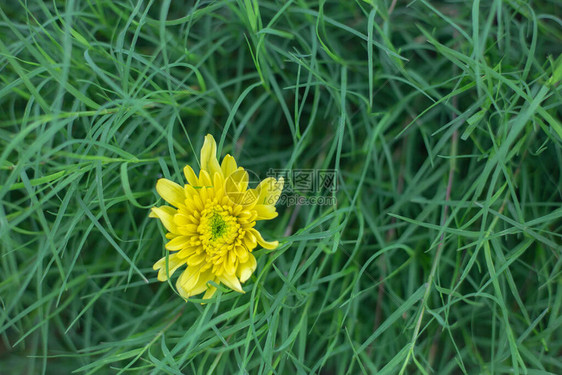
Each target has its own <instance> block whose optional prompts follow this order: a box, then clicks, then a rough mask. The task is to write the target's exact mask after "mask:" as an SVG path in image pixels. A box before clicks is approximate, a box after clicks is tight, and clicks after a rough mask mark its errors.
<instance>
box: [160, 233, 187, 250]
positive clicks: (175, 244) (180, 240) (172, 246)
mask: <svg viewBox="0 0 562 375" xmlns="http://www.w3.org/2000/svg"><path fill="white" fill-rule="evenodd" d="M189 240H190V238H189V237H187V236H177V237H175V238H173V239H171V240H170V241H169V242H168V243H167V244H166V249H168V250H170V251H176V250H181V249H184V248H186V247H188V245H189Z"/></svg>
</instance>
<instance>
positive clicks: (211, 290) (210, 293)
mask: <svg viewBox="0 0 562 375" xmlns="http://www.w3.org/2000/svg"><path fill="white" fill-rule="evenodd" d="M216 291H217V288H216V287H214V286H212V285H208V286H207V291H206V292H205V294H203V299H209V298H211V297H212V296H213V295H214V294H215V292H216Z"/></svg>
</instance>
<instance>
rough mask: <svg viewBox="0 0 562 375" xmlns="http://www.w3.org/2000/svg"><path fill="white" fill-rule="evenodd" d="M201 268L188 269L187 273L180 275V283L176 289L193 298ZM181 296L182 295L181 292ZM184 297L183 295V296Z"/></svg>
mask: <svg viewBox="0 0 562 375" xmlns="http://www.w3.org/2000/svg"><path fill="white" fill-rule="evenodd" d="M200 269H201V267H189V266H188V267H187V268H186V269H185V271H183V273H182V274H181V275H180V277H179V278H178V281H177V283H176V288H177V289H178V291H179V290H183V291H184V292H185V294H186V295H187V297H189V296H192V295H193V294H192V293H191V292H192V290H193V288H194V287H195V286H196V285H197V282H198V281H199V276H200V274H201V273H200V272H199V270H200ZM180 294H182V293H181V292H180ZM182 297H183V294H182Z"/></svg>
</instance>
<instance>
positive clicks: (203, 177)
mask: <svg viewBox="0 0 562 375" xmlns="http://www.w3.org/2000/svg"><path fill="white" fill-rule="evenodd" d="M199 183H200V184H201V185H200V186H205V187H211V186H213V181H212V180H211V175H210V174H209V172H207V171H206V170H204V169H201V170H200V171H199ZM199 190H201V189H199Z"/></svg>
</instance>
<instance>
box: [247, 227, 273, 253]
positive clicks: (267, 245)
mask: <svg viewBox="0 0 562 375" xmlns="http://www.w3.org/2000/svg"><path fill="white" fill-rule="evenodd" d="M249 231H250V232H252V234H253V235H254V236H255V237H256V240H257V241H258V243H259V244H260V246H261V247H263V248H264V249H269V250H273V249H275V248H276V247H277V246H279V241H271V242H270V241H266V240H264V239H263V237H262V236H261V234H260V232H258V231H257V230H255V229H254V228H250V229H249Z"/></svg>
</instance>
